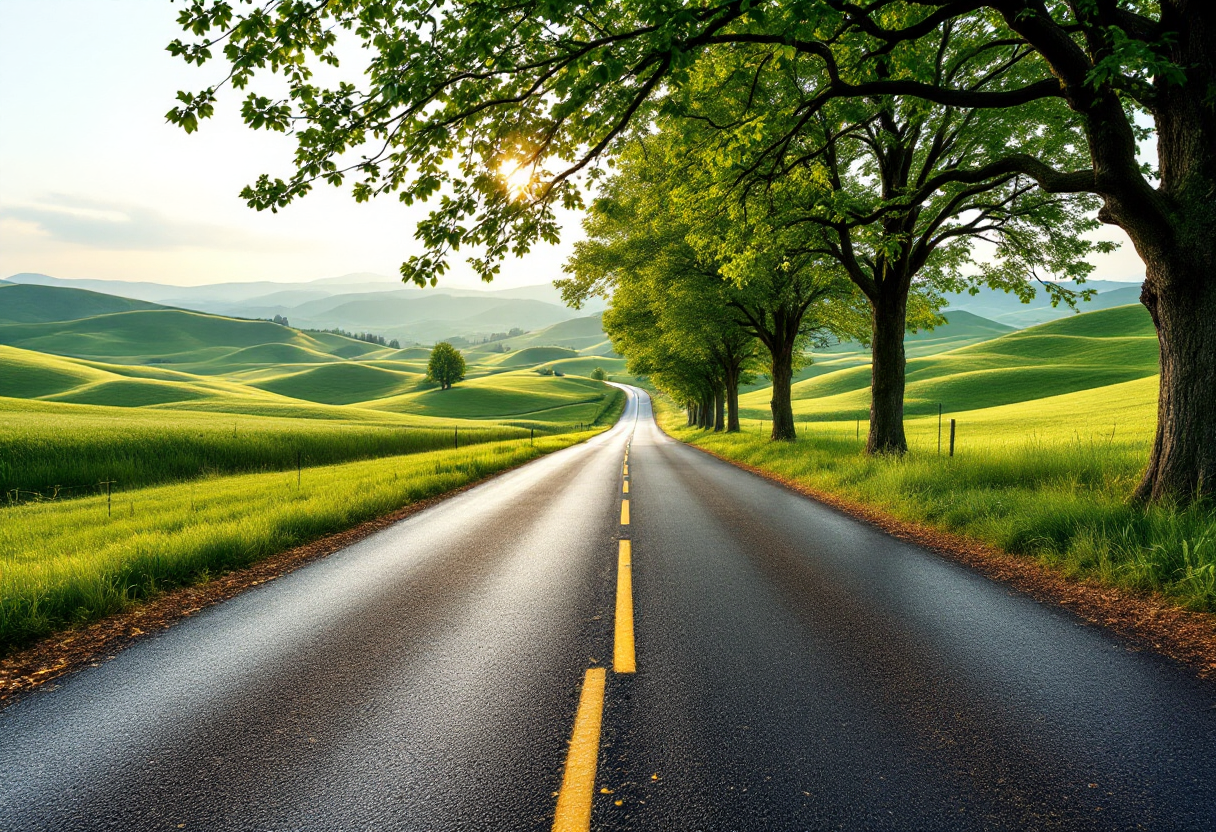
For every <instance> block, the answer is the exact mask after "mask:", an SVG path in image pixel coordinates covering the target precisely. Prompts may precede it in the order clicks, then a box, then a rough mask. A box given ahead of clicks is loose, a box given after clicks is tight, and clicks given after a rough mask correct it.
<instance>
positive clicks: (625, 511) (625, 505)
mask: <svg viewBox="0 0 1216 832" xmlns="http://www.w3.org/2000/svg"><path fill="white" fill-rule="evenodd" d="M621 525H622V526H628V525H629V501H628V500H621Z"/></svg>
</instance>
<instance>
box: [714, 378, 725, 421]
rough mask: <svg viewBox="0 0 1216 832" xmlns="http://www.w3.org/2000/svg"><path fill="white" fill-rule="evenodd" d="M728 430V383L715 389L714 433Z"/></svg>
mask: <svg viewBox="0 0 1216 832" xmlns="http://www.w3.org/2000/svg"><path fill="white" fill-rule="evenodd" d="M724 430H726V385H724V384H722V385H719V386H718V389H717V390H715V391H714V433H721V432H722V431H724Z"/></svg>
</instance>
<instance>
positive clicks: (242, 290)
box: [0, 273, 603, 344]
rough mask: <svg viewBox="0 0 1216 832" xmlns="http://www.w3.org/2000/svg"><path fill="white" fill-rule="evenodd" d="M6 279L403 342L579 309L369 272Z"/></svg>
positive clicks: (521, 323)
mask: <svg viewBox="0 0 1216 832" xmlns="http://www.w3.org/2000/svg"><path fill="white" fill-rule="evenodd" d="M9 280H10V282H12V283H14V284H20V285H24V286H29V287H34V286H39V287H43V288H44V289H48V290H60V291H86V290H87V291H91V292H93V293H96V294H105V295H106V296H108V297H120V298H123V299H124V300H126V302H127V303H128V304H129V303H132V302H133V301H139V302H143V303H154V304H161V305H167V306H174V307H179V308H182V309H189V310H192V311H196V312H205V313H208V314H213V315H221V316H231V317H237V318H250V319H271V318H274V317H275V316H283V317H286V318H287V319H288V320H289V321H290V322H291V323H292V324H293V325H294V326H297V327H300V328H303V329H345V330H349V331H371V332H375V333H376V334H378V335H383V336H385V337H386V338H396V339H398V340H399V341H401V342H403V343H409V342H418V343H425V344H430V343H434V342H435V341H437V340H440V339H444V338H453V337H466V338H470V339H479V338H485V337H487V336H490V335H492V334H494V333H500V332H509V331H511V330H512V329H522V330H525V331H531V330H535V329H541V328H544V327H548V326H550V325H552V324H555V323H558V322H561V321H566V320H569V319H571V318H574V317H576V316H577V315H579V314H580V313H578V312H575V311H573V310H570V309H567V308H566V306H565V305H564V304H563V302H562V300H561V294H560V293H559V292H558V291H557V289H555V288H554V287H553V285H552V284H549V283H543V284H538V285H534V286H521V287H517V288H512V289H493V288H489V287H487V288H486V289H484V290H481V289H457V288H449V287H446V286H441V287H438V288H427V289H420V288H418V287H414V286H404V285H402V283H401V281H400V280H399V279H397V278H393V277H388V276H384V275H375V274H351V275H343V276H341V277H334V278H324V279H321V280H313V281H307V282H301V283H271V282H267V281H258V282H250V283H217V284H210V285H204V286H170V285H166V284H158V283H135V282H130V281H117V280H116V281H109V280H87V279H86V280H67V279H62V278H56V277H50V276H48V275H41V274H28V273H27V274H17V275H13V276H12V277H11V278H9ZM130 308H143V307H137V306H117V307H115V308H112V309H99V310H98V311H97V312H94V313H92V314H101V313H102V312H105V311H109V312H119V311H127V310H128V309H130ZM602 308H603V304H602V303H601V302H598V301H597V302H596V303H595V304H593V305H592V306H591V307H590V310H592V311H594V310H596V309H602ZM583 314H585V313H583ZM81 317H85V316H81ZM61 320H67V318H62V319H61ZM0 322H4V321H0ZM10 322H14V323H35V322H37V321H35V320H28V321H27V320H20V321H18V320H13V321H10ZM599 340H601V341H602V340H603V338H600V339H599Z"/></svg>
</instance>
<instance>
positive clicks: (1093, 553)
mask: <svg viewBox="0 0 1216 832" xmlns="http://www.w3.org/2000/svg"><path fill="white" fill-rule="evenodd" d="M1147 320H1148V318H1147V313H1144V310H1143V309H1142V308H1140V307H1121V308H1117V309H1110V310H1103V311H1099V312H1093V313H1088V314H1085V315H1078V316H1075V317H1071V318H1066V319H1063V320H1060V321H1055V322H1052V323H1050V324H1045V325H1042V326H1039V327H1033V328H1031V329H1026V330H1021V331H1018V332H1015V333H1011V334H1009V335H1005V336H1002V337H1000V338H997V339H995V340H991V341H987V342H985V343H983V344H979V345H976V346H971V347H965V348H962V349H957V350H951V351H947V352H944V353H940V354H938V355H936V356H932V357H925V358H921V359H914V360H912V361H909V370H910V372H909V382H910V383H909V388H908V390H909V402H910V406H909V408H908V411H909V413H910V414H911V415H910V417H909V418H908V419H907V421H906V431H907V434H908V441H909V447H910V452H909V454H908V455H907V456H906V457H905V458H902V459H896V458H872V457H868V456H866V455H865V454H864V453H863V443H864V440H865V435H866V429H867V424H866V421H865V419H864V418H859V417H860V416H861V414H863V413H864V412H865V410H866V409H867V408H866V404H867V399H866V396H867V395H868V389H866V388H860V387H858V383H859V379H858V376H859V375H865V374H867V373H868V369H866V368H850V369H844V370H839V371H836V372H828V373H824V374H822V375H820V376H817V377H816V378H814V379H812V380H811V381H809V382H804V383H803V384H802V385H800V391H799V392H800V393H801V396H802V397H801V398H800V399H799V401H798V402H797V403H796V412H797V414H798V419H799V423H798V433H799V435H798V440H797V441H796V442H794V443H772V442H769V441H767V431H766V430H765V424H764V422H762V421H761V420H760V419H759V418H756V417H757V416H762V415H767V411H761V410H760V409H759V408H758V407H757V403H758V400H760V399H764V400H765V401H767V395H766V392H765V391H758V392H756V393H752V394H749V395H748V396H747V397H746V398H748V399H749V405H750V407H749V409H748V411H747V412H748V415H749V416H750V417H751V418H748V419H746V420H744V424H743V432H742V433H741V434H737V435H723V434H713V433H709V432H705V431H699V430H696V429H690V428H687V427H684V426H683V414H682V413H678V412H676V410H675V408H674V406H673V405H671V404H670V403H665V404H662V403H661V404H662V416H661V418H662V421H663V424H664V426H665V427H666V429H667V430H668V431H669V432H670V433H672V434H673V435H674V436H676V437H677V438H679V439H682V440H684V441H688V442H691V443H693V444H696V445H699V446H702V447H705V448H706V449H708V450H712V451H713V452H715V453H718V454H720V455H722V456H724V457H727V458H729V459H734V460H738V461H740V462H743V463H746V464H749V465H754V466H757V467H759V468H762V469H764V470H767V471H770V472H773V473H775V474H777V475H779V476H781V477H784V478H787V479H790V480H794V481H797V482H800V483H803V484H805V485H807V486H810V487H812V488H815V489H819V490H821V491H825V492H829V493H833V494H838V495H841V496H843V497H846V498H848V499H851V500H855V501H859V502H862V503H866V504H869V505H873V506H877V507H879V508H881V509H883V510H884V511H886V512H888V513H890V514H892V515H894V516H896V517H898V518H900V519H903V520H909V521H913V522H917V523H923V524H927V525H930V526H933V527H936V528H941V529H944V530H947V531H950V532H954V533H958V534H962V535H966V536H969V537H972V538H974V539H977V540H980V541H983V542H985V543H988V544H991V545H994V546H998V547H1000V548H1002V549H1005V550H1007V551H1009V552H1012V553H1015V554H1019V555H1026V556H1029V557H1034V558H1037V559H1040V560H1042V561H1043V562H1045V563H1048V564H1050V565H1052V566H1053V567H1055V568H1057V569H1059V570H1061V571H1062V572H1064V573H1066V574H1068V575H1070V576H1073V577H1076V578H1082V579H1093V580H1097V581H1100V582H1103V583H1106V584H1109V585H1113V586H1119V587H1123V588H1126V589H1131V590H1134V591H1137V592H1151V593H1160V594H1162V595H1165V596H1168V597H1170V598H1172V599H1174V600H1175V601H1176V602H1178V603H1180V604H1182V605H1184V606H1187V607H1190V608H1194V609H1201V610H1216V511H1214V510H1213V509H1212V508H1211V507H1206V508H1205V507H1195V508H1190V509H1186V510H1178V509H1174V508H1171V507H1168V506H1164V507H1162V506H1155V507H1149V508H1145V507H1143V506H1140V505H1136V504H1132V503H1130V502H1129V501H1128V499H1127V498H1128V495H1129V494H1130V493H1131V491H1132V489H1133V487H1134V486H1135V484H1136V483H1137V482H1138V480H1139V476H1140V474H1141V472H1142V470H1143V467H1144V464H1145V462H1146V460H1147V458H1148V451H1149V445H1150V443H1151V440H1152V436H1153V431H1154V428H1155V424H1156V404H1157V378H1156V376H1155V373H1156V342H1155V338H1153V336H1152V335H1151V324H1149V323H1147ZM913 371H914V372H913ZM914 378H915V381H913V379H914ZM815 393H818V394H819V395H820V397H819V398H815V397H814V395H815ZM937 401H943V402H945V403H947V406H946V407H945V408H944V410H945V415H944V419H943V430H942V442H943V445H944V446H946V447H945V448H943V453H942V454H940V455H939V453H938V435H939V432H938V418H937V413H936V411H937V405H936V402H937ZM951 418H953V419H955V420H956V423H957V436H956V451H955V456H954V457H953V458H951V457H949V455H948V452H947V451H948V442H949V439H948V437H949V420H950V419H951Z"/></svg>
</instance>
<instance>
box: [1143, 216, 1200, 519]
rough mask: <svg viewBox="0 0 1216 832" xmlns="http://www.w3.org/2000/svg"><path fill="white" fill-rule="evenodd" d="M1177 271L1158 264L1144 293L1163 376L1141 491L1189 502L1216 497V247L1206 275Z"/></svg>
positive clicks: (1155, 497)
mask: <svg viewBox="0 0 1216 832" xmlns="http://www.w3.org/2000/svg"><path fill="white" fill-rule="evenodd" d="M1196 245H1197V246H1202V245H1203V243H1201V242H1198V241H1196ZM1211 246H1212V244H1211V238H1210V237H1209V238H1208V241H1207V247H1208V248H1209V249H1210V248H1211ZM1192 253H1194V249H1192ZM1175 270H1181V267H1179V266H1178V265H1173V268H1166V269H1158V268H1153V267H1152V266H1150V268H1149V273H1148V279H1147V280H1146V281H1145V284H1144V289H1143V291H1142V292H1141V298H1142V300H1143V302H1144V305H1145V306H1146V307H1148V310H1149V313H1150V314H1151V315H1152V316H1153V322H1154V323H1155V324H1156V327H1157V340H1158V343H1159V344H1160V345H1161V382H1160V397H1159V399H1158V401H1157V433H1156V436H1155V437H1154V439H1153V448H1152V452H1151V453H1150V455H1149V463H1148V467H1147V469H1146V470H1145V472H1144V477H1143V479H1142V480H1141V482H1140V485H1139V487H1138V488H1137V489H1136V493H1135V496H1136V497H1137V498H1138V499H1141V500H1152V501H1154V502H1157V501H1162V500H1173V501H1177V502H1179V503H1181V504H1186V503H1190V502H1193V501H1199V500H1211V499H1212V498H1213V497H1216V281H1213V280H1212V279H1211V277H1208V276H1210V275H1212V274H1213V273H1214V272H1216V258H1214V257H1212V256H1210V252H1209V257H1208V258H1207V274H1206V275H1205V276H1199V275H1196V274H1195V273H1194V272H1190V273H1189V274H1186V275H1179V274H1176V273H1175ZM1205 278H1206V279H1205Z"/></svg>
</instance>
